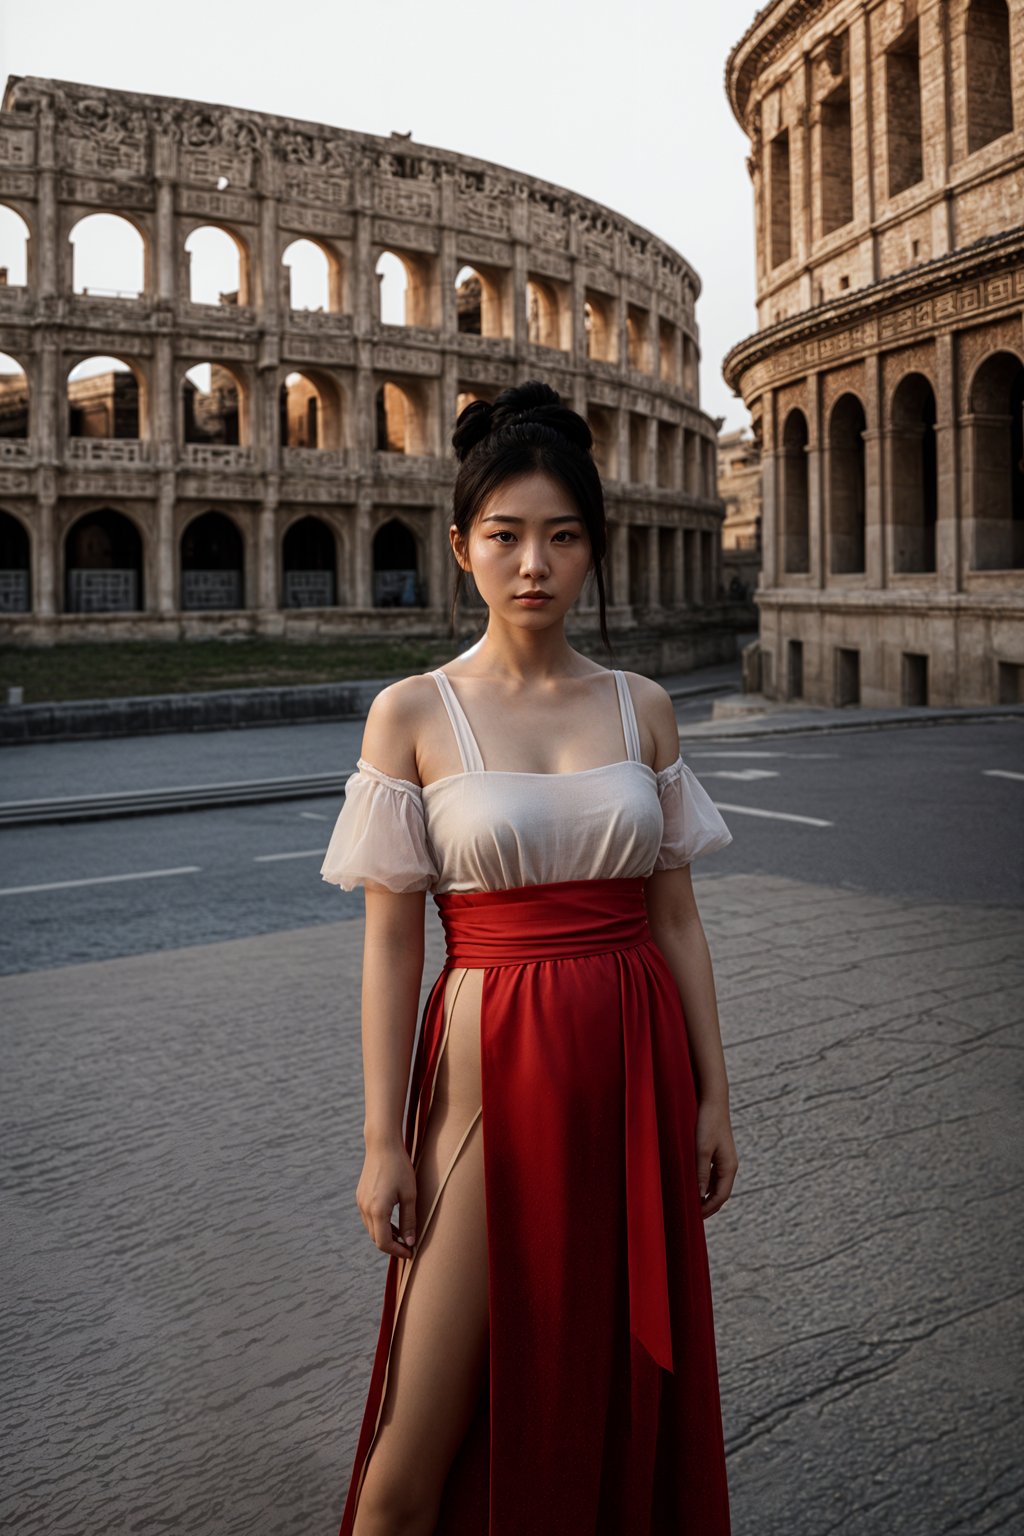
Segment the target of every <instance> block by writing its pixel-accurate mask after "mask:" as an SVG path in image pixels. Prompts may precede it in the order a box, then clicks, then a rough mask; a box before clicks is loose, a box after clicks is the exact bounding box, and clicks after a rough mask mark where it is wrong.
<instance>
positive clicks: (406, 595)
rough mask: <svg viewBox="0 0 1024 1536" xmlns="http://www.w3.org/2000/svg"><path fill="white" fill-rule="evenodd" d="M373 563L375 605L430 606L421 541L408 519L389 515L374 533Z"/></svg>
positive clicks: (400, 606)
mask: <svg viewBox="0 0 1024 1536" xmlns="http://www.w3.org/2000/svg"><path fill="white" fill-rule="evenodd" d="M372 567H373V605H374V607H375V608H422V607H425V606H426V603H425V593H424V583H423V578H422V574H421V571H422V560H421V551H420V541H419V539H418V538H417V537H416V534H415V533H414V531H413V530H412V529H411V528H410V527H409V525H408V523H406V522H405V521H404V519H402V518H400V517H392V518H388V520H387V521H386V522H383V523H381V525H380V526H379V528H378V529H377V531H376V532H375V533H374V535H373V544H372Z"/></svg>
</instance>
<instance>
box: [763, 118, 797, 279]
mask: <svg viewBox="0 0 1024 1536" xmlns="http://www.w3.org/2000/svg"><path fill="white" fill-rule="evenodd" d="M768 208H769V218H768V238H769V248H770V251H771V258H770V259H771V265H772V268H773V269H774V268H775V267H781V266H782V263H783V262H784V261H788V260H789V258H790V257H791V256H792V254H793V192H792V184H791V178H790V155H789V129H788V128H783V130H782V132H781V133H777V134H776V135H775V137H774V138H773V139H772V141H771V144H770V146H769V151H768Z"/></svg>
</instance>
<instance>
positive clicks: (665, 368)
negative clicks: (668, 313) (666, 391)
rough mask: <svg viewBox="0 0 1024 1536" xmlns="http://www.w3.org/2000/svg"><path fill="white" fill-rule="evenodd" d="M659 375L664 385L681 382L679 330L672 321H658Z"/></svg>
mask: <svg viewBox="0 0 1024 1536" xmlns="http://www.w3.org/2000/svg"><path fill="white" fill-rule="evenodd" d="M658 373H659V377H660V378H661V381H662V383H664V384H678V382H679V328H678V326H675V325H673V324H672V322H671V320H659V321H658Z"/></svg>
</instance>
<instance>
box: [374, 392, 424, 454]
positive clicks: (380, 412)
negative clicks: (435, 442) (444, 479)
mask: <svg viewBox="0 0 1024 1536" xmlns="http://www.w3.org/2000/svg"><path fill="white" fill-rule="evenodd" d="M425 418H426V411H425V409H424V407H423V403H422V401H421V399H420V398H419V396H418V394H417V392H416V391H415V390H414V387H413V386H412V385H401V384H395V383H394V382H393V381H392V380H390V379H388V380H386V382H385V383H383V384H382V385H381V386H380V387H379V388H378V390H377V394H376V434H377V435H376V445H377V449H378V451H379V452H381V453H407V454H424V453H426V452H427V451H428V449H427V443H426V420H425Z"/></svg>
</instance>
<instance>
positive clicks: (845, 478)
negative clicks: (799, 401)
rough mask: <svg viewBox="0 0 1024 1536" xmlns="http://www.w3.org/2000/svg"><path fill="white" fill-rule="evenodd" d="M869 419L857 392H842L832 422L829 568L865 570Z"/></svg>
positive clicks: (840, 571) (834, 570) (836, 571)
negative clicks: (865, 474) (866, 465)
mask: <svg viewBox="0 0 1024 1536" xmlns="http://www.w3.org/2000/svg"><path fill="white" fill-rule="evenodd" d="M866 430H867V420H866V418H865V415H864V407H863V406H862V405H861V403H860V401H859V400H858V399H857V396H856V395H841V396H840V397H839V399H838V400H837V401H836V403H835V405H834V406H833V408H832V416H831V418H830V421H829V429H828V431H829V436H828V450H829V452H828V457H829V509H828V525H829V526H828V533H829V539H828V542H829V550H830V558H829V571H830V572H832V573H833V574H835V575H841V574H849V573H854V572H859V571H863V570H864V548H865V523H866V515H865V501H864V433H865V431H866Z"/></svg>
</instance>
